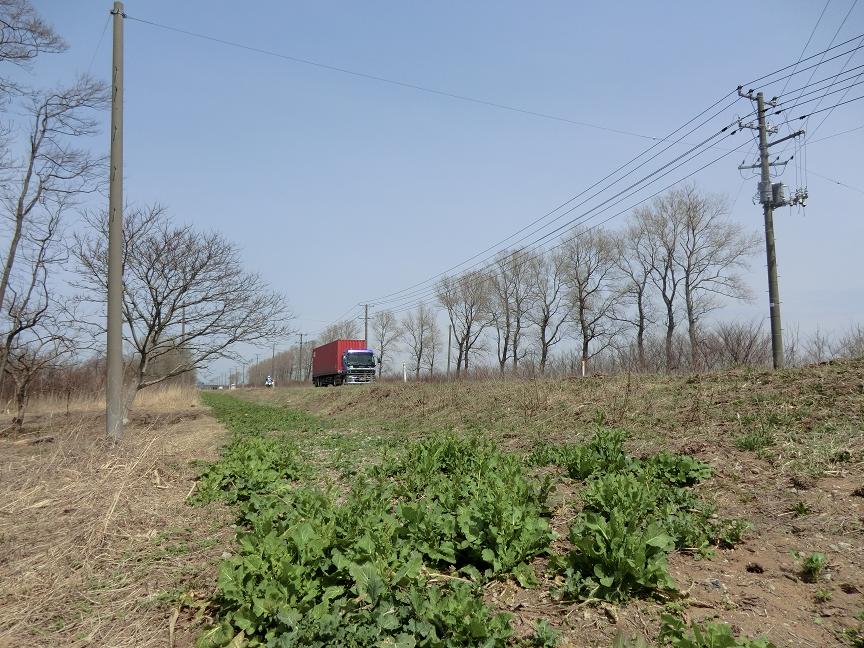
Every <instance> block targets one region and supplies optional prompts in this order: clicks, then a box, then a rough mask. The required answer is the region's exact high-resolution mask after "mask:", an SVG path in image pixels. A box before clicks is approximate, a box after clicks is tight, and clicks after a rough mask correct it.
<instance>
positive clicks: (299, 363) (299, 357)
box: [297, 333, 306, 382]
mask: <svg viewBox="0 0 864 648" xmlns="http://www.w3.org/2000/svg"><path fill="white" fill-rule="evenodd" d="M298 335H299V336H300V349H299V350H298V352H297V378H298V379H299V381H300V382H303V336H304V335H306V334H305V333H299V334H298Z"/></svg>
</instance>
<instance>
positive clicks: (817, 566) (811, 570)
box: [792, 552, 828, 583]
mask: <svg viewBox="0 0 864 648" xmlns="http://www.w3.org/2000/svg"><path fill="white" fill-rule="evenodd" d="M792 555H793V556H794V557H795V559H796V560H798V563H799V565H798V566H799V569H800V572H801V578H802V580H804V581H806V582H808V583H815V582H816V581H818V580H819V577H820V576H822V572H824V571H825V566H826V565H827V564H828V559H827V558H826V557H825V554H822V553H819V552H815V553H811V554H810V555H809V556H807V557H804V556H802V555H801V554H799V553H797V552H795V553H793V554H792Z"/></svg>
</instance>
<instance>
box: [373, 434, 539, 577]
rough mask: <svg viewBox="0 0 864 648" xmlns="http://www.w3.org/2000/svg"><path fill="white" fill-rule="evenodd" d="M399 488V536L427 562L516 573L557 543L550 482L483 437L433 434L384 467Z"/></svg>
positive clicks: (486, 573) (384, 475)
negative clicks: (540, 479) (550, 515)
mask: <svg viewBox="0 0 864 648" xmlns="http://www.w3.org/2000/svg"><path fill="white" fill-rule="evenodd" d="M379 478H385V479H386V480H387V481H388V483H390V482H392V483H393V484H394V489H395V491H394V493H395V496H396V498H397V499H398V501H399V504H398V505H397V507H396V511H395V513H396V515H397V516H398V518H399V519H400V520H402V521H403V528H402V537H403V538H404V539H405V540H406V541H407V542H410V543H411V544H412V545H413V546H415V547H417V549H418V550H419V551H420V552H421V553H422V554H423V555H424V556H425V557H426V558H428V559H429V560H430V561H432V562H433V563H440V564H445V565H453V566H455V567H456V568H457V569H461V570H463V571H464V572H466V573H468V574H471V575H482V576H483V577H488V576H492V575H495V574H500V573H504V572H509V571H512V570H513V569H514V568H516V567H517V566H518V565H520V564H522V563H524V562H525V561H526V560H529V559H530V558H532V557H533V556H535V555H537V554H539V553H542V552H543V551H545V550H546V548H547V547H548V546H549V543H550V542H551V540H552V537H553V536H552V531H551V529H550V527H549V523H548V520H547V516H548V511H547V510H546V504H545V503H546V499H547V496H548V492H549V488H550V482H549V481H548V480H547V481H545V482H537V481H535V480H531V479H528V478H527V476H526V475H525V474H524V469H523V467H522V465H521V462H520V461H519V459H518V458H517V457H515V456H513V455H508V454H505V453H502V452H501V451H500V450H498V449H497V448H496V447H495V445H494V444H493V443H491V442H489V441H486V440H482V439H480V438H479V437H469V438H458V437H455V436H452V435H435V436H432V437H430V438H428V439H425V440H424V441H421V442H419V443H416V444H413V445H411V446H409V448H408V450H407V452H406V453H405V454H404V456H402V457H401V458H399V459H398V460H396V461H395V462H393V463H391V465H389V466H386V467H384V468H383V469H382V471H381V473H380V477H379Z"/></svg>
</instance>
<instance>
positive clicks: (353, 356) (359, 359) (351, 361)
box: [345, 353, 375, 367]
mask: <svg viewBox="0 0 864 648" xmlns="http://www.w3.org/2000/svg"><path fill="white" fill-rule="evenodd" d="M345 364H347V365H350V366H352V367H374V366H375V355H374V354H372V353H346V354H345Z"/></svg>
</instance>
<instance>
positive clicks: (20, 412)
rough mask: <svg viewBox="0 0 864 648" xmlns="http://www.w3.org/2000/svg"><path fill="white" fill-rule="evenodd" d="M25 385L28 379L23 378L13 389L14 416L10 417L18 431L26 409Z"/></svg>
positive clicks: (22, 423) (21, 426) (22, 425)
mask: <svg viewBox="0 0 864 648" xmlns="http://www.w3.org/2000/svg"><path fill="white" fill-rule="evenodd" d="M27 386H28V381H27V380H23V381H21V382H20V383H18V386H17V388H16V389H15V417H14V418H13V419H12V425H14V426H15V429H16V430H18V431H19V432H20V431H21V428H23V427H24V412H25V411H26V410H27Z"/></svg>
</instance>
